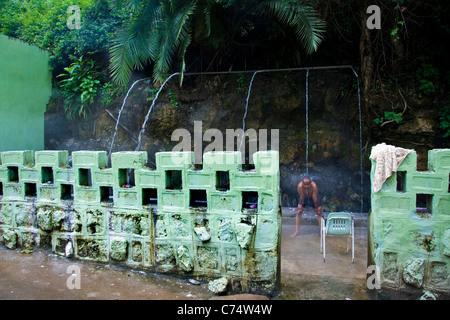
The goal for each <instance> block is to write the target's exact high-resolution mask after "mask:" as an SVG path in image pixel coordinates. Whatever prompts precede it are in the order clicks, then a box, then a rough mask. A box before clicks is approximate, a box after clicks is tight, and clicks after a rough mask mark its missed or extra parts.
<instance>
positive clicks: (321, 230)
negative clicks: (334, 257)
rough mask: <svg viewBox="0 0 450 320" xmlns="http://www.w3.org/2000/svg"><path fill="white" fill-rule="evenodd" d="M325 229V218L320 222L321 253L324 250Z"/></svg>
mask: <svg viewBox="0 0 450 320" xmlns="http://www.w3.org/2000/svg"><path fill="white" fill-rule="evenodd" d="M323 230H324V227H323V220H322V221H321V223H320V253H322V251H323Z"/></svg>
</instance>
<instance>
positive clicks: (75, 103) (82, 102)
mask: <svg viewBox="0 0 450 320" xmlns="http://www.w3.org/2000/svg"><path fill="white" fill-rule="evenodd" d="M64 71H66V73H62V74H60V75H58V76H57V77H64V78H65V79H63V80H61V81H60V82H59V84H60V88H61V90H62V93H63V95H64V96H65V97H66V99H65V101H64V110H65V111H66V113H67V117H68V118H75V117H77V116H79V117H83V118H86V117H87V115H88V113H89V111H90V105H91V104H92V103H93V102H94V98H95V97H96V96H97V91H98V89H99V87H100V80H99V77H100V74H99V72H98V71H97V67H96V66H95V64H94V61H92V60H83V57H80V58H78V59H77V60H76V61H75V62H72V63H71V64H70V66H69V67H66V68H64Z"/></svg>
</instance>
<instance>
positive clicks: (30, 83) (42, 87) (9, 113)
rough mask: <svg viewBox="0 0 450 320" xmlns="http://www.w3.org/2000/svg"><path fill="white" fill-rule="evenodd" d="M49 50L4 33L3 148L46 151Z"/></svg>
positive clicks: (0, 68) (0, 59) (0, 81)
mask: <svg viewBox="0 0 450 320" xmlns="http://www.w3.org/2000/svg"><path fill="white" fill-rule="evenodd" d="M48 60H49V54H48V52H46V51H44V50H42V49H40V48H38V47H36V46H33V45H29V44H27V43H25V42H22V41H20V40H16V39H13V38H9V37H7V36H5V35H1V34H0V151H7V150H43V149H44V112H45V109H46V105H47V103H48V100H49V97H50V94H51V88H52V85H51V73H50V70H49V66H48Z"/></svg>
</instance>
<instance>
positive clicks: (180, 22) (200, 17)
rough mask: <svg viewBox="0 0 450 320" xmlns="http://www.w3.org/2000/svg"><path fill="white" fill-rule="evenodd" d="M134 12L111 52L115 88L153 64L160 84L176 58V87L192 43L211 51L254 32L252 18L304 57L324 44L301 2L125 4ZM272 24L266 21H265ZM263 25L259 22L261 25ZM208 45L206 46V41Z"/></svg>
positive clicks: (320, 27)
mask: <svg viewBox="0 0 450 320" xmlns="http://www.w3.org/2000/svg"><path fill="white" fill-rule="evenodd" d="M122 3H124V4H125V6H127V7H129V8H130V10H132V11H133V14H132V16H131V17H130V19H129V20H128V21H127V22H126V23H125V25H124V27H123V28H122V29H121V30H120V32H119V33H118V35H117V38H116V39H115V40H114V43H113V45H112V46H111V48H110V71H111V75H112V77H113V79H114V81H115V82H117V83H122V84H125V83H127V82H128V81H129V79H130V77H131V73H132V71H133V70H135V69H143V68H144V66H145V65H147V64H149V63H151V62H152V63H153V64H154V66H153V78H154V80H155V81H160V82H162V81H164V80H165V79H166V78H167V76H168V73H169V70H170V68H171V67H172V64H173V60H174V58H175V57H177V58H178V61H179V70H180V73H181V76H180V83H182V81H183V74H184V71H185V54H186V50H187V49H188V47H189V46H190V45H191V42H192V40H193V39H195V40H196V41H197V42H199V41H201V40H205V39H206V40H207V41H206V42H204V43H208V44H210V45H211V46H212V47H213V48H218V47H219V46H223V45H224V43H225V39H228V40H229V42H230V43H234V37H235V36H237V35H239V36H242V37H245V35H246V34H248V33H249V32H251V31H252V30H255V28H256V26H255V23H254V22H253V21H252V19H250V18H251V17H254V16H268V17H269V18H271V19H272V20H275V21H277V22H278V23H280V24H282V25H285V26H287V27H289V28H290V29H292V30H293V31H294V34H295V36H296V38H297V40H298V41H299V43H300V44H302V45H303V46H304V48H305V50H306V52H307V53H312V52H314V51H315V50H316V49H317V47H318V45H319V43H320V42H321V41H322V40H323V34H324V32H325V23H324V22H323V21H322V20H321V19H319V17H318V16H317V14H316V12H315V10H314V9H313V8H312V7H310V6H308V5H305V1H299V0H290V1H285V0H272V1H268V0H266V1H256V0H249V1H232V0H228V1H223V0H190V1H184V0H169V1H158V0H148V1H139V0H124V1H122ZM265 20H270V19H265ZM265 20H263V21H265ZM208 40H209V41H208Z"/></svg>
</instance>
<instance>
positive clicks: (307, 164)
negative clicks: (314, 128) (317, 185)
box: [305, 69, 309, 176]
mask: <svg viewBox="0 0 450 320" xmlns="http://www.w3.org/2000/svg"><path fill="white" fill-rule="evenodd" d="M308 76H309V69H307V70H306V89H305V92H306V175H307V176H308V175H309V159H308V149H309V130H308V122H309V119H308Z"/></svg>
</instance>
